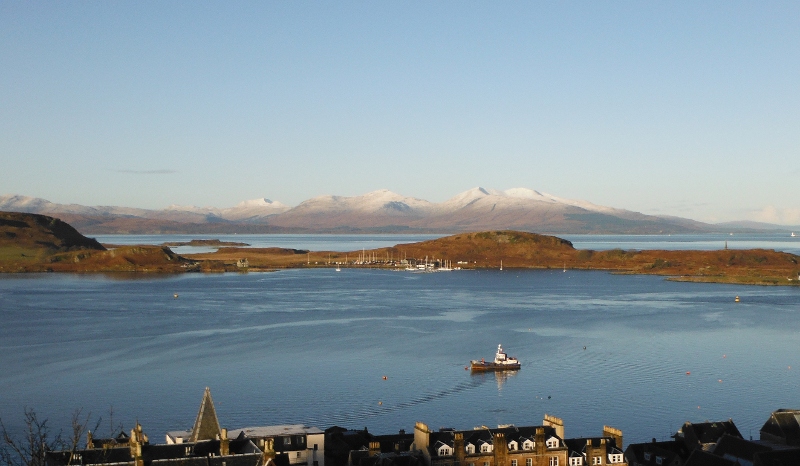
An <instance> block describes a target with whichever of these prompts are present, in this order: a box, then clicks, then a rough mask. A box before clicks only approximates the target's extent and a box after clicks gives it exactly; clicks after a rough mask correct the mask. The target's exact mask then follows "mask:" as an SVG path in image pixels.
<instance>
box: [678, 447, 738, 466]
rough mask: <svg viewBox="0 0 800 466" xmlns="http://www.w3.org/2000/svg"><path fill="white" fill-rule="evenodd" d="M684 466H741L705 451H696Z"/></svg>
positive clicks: (736, 462)
mask: <svg viewBox="0 0 800 466" xmlns="http://www.w3.org/2000/svg"><path fill="white" fill-rule="evenodd" d="M683 466H741V464H740V463H739V462H738V461H733V460H729V459H725V458H722V457H720V456H717V455H714V454H711V453H709V452H707V451H703V450H694V451H693V452H692V454H691V455H689V459H687V460H686V463H684V465H683Z"/></svg>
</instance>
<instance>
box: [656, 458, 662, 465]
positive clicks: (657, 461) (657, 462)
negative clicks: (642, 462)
mask: <svg viewBox="0 0 800 466" xmlns="http://www.w3.org/2000/svg"><path fill="white" fill-rule="evenodd" d="M661 459H662V458H661V457H660V456H656V464H661Z"/></svg>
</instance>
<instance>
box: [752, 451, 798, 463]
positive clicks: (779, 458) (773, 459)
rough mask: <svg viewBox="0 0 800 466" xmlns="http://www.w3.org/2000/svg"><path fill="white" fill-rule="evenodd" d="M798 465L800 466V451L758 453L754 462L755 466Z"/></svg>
mask: <svg viewBox="0 0 800 466" xmlns="http://www.w3.org/2000/svg"><path fill="white" fill-rule="evenodd" d="M798 464H800V449H794V450H778V451H768V452H763V453H756V455H755V458H754V461H753V466H797V465H798Z"/></svg>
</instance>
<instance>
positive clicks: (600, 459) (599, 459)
mask: <svg viewBox="0 0 800 466" xmlns="http://www.w3.org/2000/svg"><path fill="white" fill-rule="evenodd" d="M592 464H603V457H602V456H593V457H592Z"/></svg>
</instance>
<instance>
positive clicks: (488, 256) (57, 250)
mask: <svg viewBox="0 0 800 466" xmlns="http://www.w3.org/2000/svg"><path fill="white" fill-rule="evenodd" d="M206 242H208V243H209V244H211V243H213V244H224V243H222V242H217V241H215V240H210V241H209V240H206V241H204V243H206ZM244 259H246V262H245V261H244ZM426 259H427V260H428V261H429V262H441V261H443V260H446V261H449V262H450V263H452V265H454V266H458V267H461V268H463V269H496V268H499V267H500V264H501V261H502V264H503V267H504V268H508V269H561V268H567V269H582V270H607V271H613V272H618V273H631V274H650V275H664V276H668V277H670V278H671V279H675V280H684V281H697V282H716V283H743V284H758V285H800V282H799V281H798V273H800V265H799V264H798V260H800V256H796V255H794V254H789V253H785V252H777V251H773V250H764V249H751V250H717V251H659V250H645V251H634V250H631V251H623V250H619V249H615V250H610V251H590V250H577V249H575V248H574V247H573V246H572V243H570V242H569V241H567V240H564V239H561V238H557V237H555V236H546V235H538V234H535V233H525V232H519V231H487V232H479V233H462V234H457V235H452V236H447V237H444V238H439V239H435V240H431V241H423V242H419V243H411V244H398V245H396V246H393V247H389V248H379V249H373V250H367V251H352V252H334V251H306V250H298V249H286V248H242V247H221V248H220V249H218V250H217V251H216V252H213V253H204V254H187V255H185V257H184V256H179V255H177V254H175V253H174V252H172V251H171V250H170V249H169V248H168V247H166V246H163V245H162V246H118V247H114V248H113V249H106V248H105V247H104V246H103V245H101V244H99V243H98V242H97V241H95V240H94V239H90V238H86V237H85V236H83V235H81V234H80V233H78V232H77V231H76V230H75V229H74V228H72V227H71V226H69V225H68V224H66V223H64V222H62V221H61V220H58V219H55V218H52V217H46V216H43V215H35V214H22V213H12V212H0V272H86V273H88V272H157V273H178V272H190V271H208V272H222V271H234V270H240V271H241V270H250V271H266V270H275V269H280V268H313V267H335V266H336V265H337V264H341V265H342V266H345V267H383V268H392V269H394V268H398V267H400V266H405V264H406V263H405V262H403V263H402V265H401V261H403V260H409V261H411V262H412V263H420V262H424V261H425V260H426ZM243 265H246V267H242V266H243Z"/></svg>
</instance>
